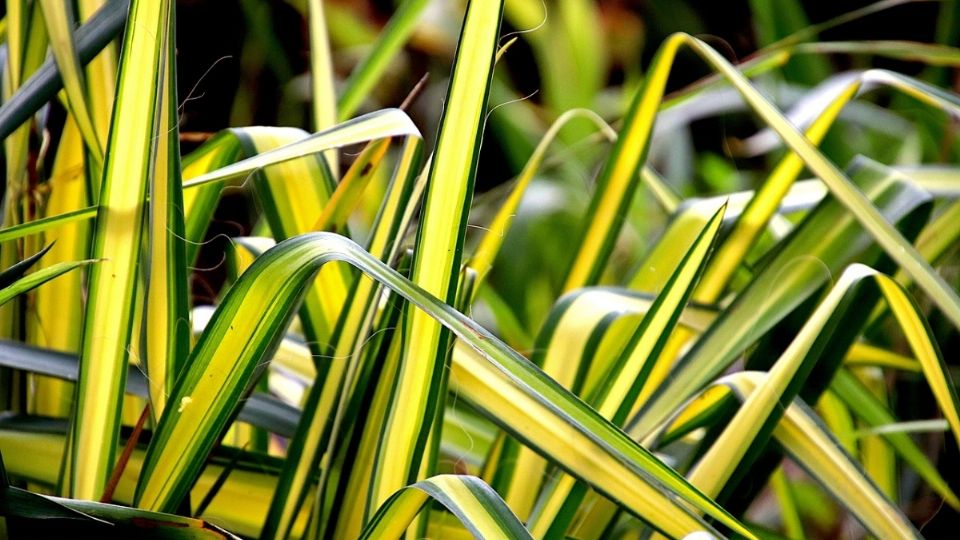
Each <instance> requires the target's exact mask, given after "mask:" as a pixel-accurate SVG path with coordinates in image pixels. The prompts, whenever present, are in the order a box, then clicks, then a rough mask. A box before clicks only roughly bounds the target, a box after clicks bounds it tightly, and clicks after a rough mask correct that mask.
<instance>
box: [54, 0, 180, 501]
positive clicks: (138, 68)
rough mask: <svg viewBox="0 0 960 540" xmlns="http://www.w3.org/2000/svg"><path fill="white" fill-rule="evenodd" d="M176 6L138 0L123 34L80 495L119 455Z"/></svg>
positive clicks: (79, 423)
mask: <svg viewBox="0 0 960 540" xmlns="http://www.w3.org/2000/svg"><path fill="white" fill-rule="evenodd" d="M171 5H172V4H171V2H170V1H169V0H134V2H133V4H132V6H131V12H130V13H131V19H130V21H131V24H130V28H129V30H128V32H127V33H126V36H125V38H124V47H123V53H122V58H121V62H120V80H119V84H118V92H117V102H116V108H115V112H114V117H113V126H112V128H111V130H110V132H111V137H110V140H109V141H108V143H107V148H108V150H107V159H106V162H105V163H104V175H103V182H102V186H101V190H100V193H101V201H102V206H100V207H99V210H98V213H97V221H96V224H95V226H94V244H93V256H94V257H96V258H108V259H106V260H104V261H103V262H102V263H101V264H97V265H95V266H94V267H93V270H92V271H91V272H90V279H89V284H88V287H89V291H90V292H89V301H88V303H87V310H86V317H85V323H84V334H83V345H82V348H81V356H80V377H79V380H78V382H77V408H76V413H75V419H76V420H75V422H74V433H73V437H72V439H71V443H72V447H71V452H70V455H71V460H72V466H71V467H70V471H71V478H70V482H69V486H70V488H69V489H70V494H71V496H73V497H76V498H81V499H96V498H98V497H99V496H100V494H101V493H102V492H103V488H104V485H105V483H106V481H107V477H108V476H109V474H110V470H111V469H112V467H113V458H114V453H115V452H116V441H117V436H118V433H119V422H120V406H121V402H122V398H123V383H124V379H125V376H126V363H127V361H128V352H127V351H128V348H129V345H130V340H131V337H132V336H131V332H132V323H133V316H134V313H133V308H134V306H135V302H134V301H133V298H134V294H135V292H136V288H137V266H138V262H139V258H140V249H141V240H142V236H143V235H142V231H143V220H144V215H145V212H146V208H145V204H144V202H145V199H146V194H147V185H148V183H149V181H150V177H151V171H152V169H153V165H154V159H155V157H156V156H155V147H154V145H155V141H156V136H157V133H158V131H157V130H158V129H159V127H160V122H159V118H157V116H158V112H157V111H158V108H159V99H158V98H159V88H161V87H163V79H162V78H159V79H158V75H160V74H162V72H163V70H162V66H163V64H164V60H163V56H164V55H165V54H166V52H167V46H166V43H167V41H166V40H167V34H168V25H169V21H170V10H171V9H172V8H171ZM134 51H136V53H134ZM135 54H136V55H135Z"/></svg>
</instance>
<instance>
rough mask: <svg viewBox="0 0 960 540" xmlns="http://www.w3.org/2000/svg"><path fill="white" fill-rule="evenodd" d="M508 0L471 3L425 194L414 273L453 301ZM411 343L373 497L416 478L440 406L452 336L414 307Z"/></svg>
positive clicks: (407, 326) (408, 329) (375, 500)
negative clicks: (427, 427) (491, 82)
mask: <svg viewBox="0 0 960 540" xmlns="http://www.w3.org/2000/svg"><path fill="white" fill-rule="evenodd" d="M502 9H503V2H501V1H497V0H490V1H474V2H470V3H469V4H468V6H467V13H466V16H465V18H464V22H463V28H462V30H461V34H460V41H459V44H458V46H457V55H456V60H455V61H454V66H453V74H452V76H451V80H450V86H449V88H448V89H447V98H446V100H445V102H444V112H443V115H442V116H441V121H440V132H439V134H438V136H437V145H436V148H435V150H434V153H433V160H432V161H431V165H430V169H429V171H430V172H429V173H428V177H427V191H426V194H425V195H424V208H423V211H422V214H421V220H420V228H419V230H418V237H417V244H416V250H415V254H414V261H413V270H412V275H411V281H413V282H414V283H415V284H417V285H418V286H420V287H423V288H424V289H425V290H426V291H428V292H430V293H431V294H433V295H435V296H437V297H438V298H441V299H443V300H444V301H446V302H447V303H450V304H452V303H453V301H454V300H455V295H456V291H457V287H458V283H457V281H458V276H459V274H460V263H461V257H462V253H461V251H462V249H463V239H464V234H465V231H466V225H467V213H468V212H469V208H470V201H471V199H472V197H473V184H474V179H475V175H476V168H477V158H478V156H479V152H480V139H481V136H482V130H483V124H484V122H483V120H484V111H485V110H486V105H487V95H488V94H489V91H490V81H491V80H492V77H493V67H494V63H495V54H496V51H497V38H498V33H499V29H500V18H501V12H502ZM404 330H405V333H404V338H405V344H404V348H403V353H402V356H401V359H400V370H399V372H398V374H397V379H396V380H395V381H383V383H382V384H387V385H391V386H394V387H395V388H396V390H395V392H394V394H393V398H392V399H391V405H390V407H389V408H388V412H387V417H386V419H385V424H384V430H383V433H382V435H381V437H382V441H381V445H380V450H379V451H378V455H377V460H376V462H375V466H374V474H373V477H372V478H373V486H374V487H373V490H372V493H371V497H372V501H371V502H372V504H373V505H374V506H379V505H380V504H381V503H382V502H383V501H385V500H386V499H387V498H389V497H390V496H391V495H393V493H394V492H395V491H397V490H398V489H401V488H403V487H404V486H406V485H408V484H410V483H412V482H414V481H415V480H416V475H417V471H418V468H419V467H420V462H421V456H422V454H423V451H424V445H425V444H426V436H427V434H428V431H429V430H425V429H423V426H425V425H430V424H432V422H433V418H434V416H435V415H436V414H437V404H438V403H439V402H440V400H439V397H440V396H442V395H444V389H443V385H442V382H441V375H442V373H443V367H444V358H445V356H446V354H447V352H448V350H447V344H448V343H449V340H450V337H449V334H447V333H446V332H445V331H443V327H442V326H441V325H440V324H438V323H437V322H436V321H435V320H433V319H432V318H431V317H429V316H428V315H426V314H424V313H423V312H421V311H419V310H413V309H408V310H407V313H406V315H405V319H404Z"/></svg>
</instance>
